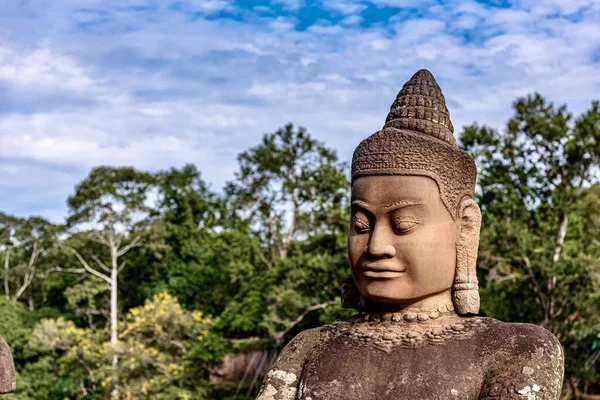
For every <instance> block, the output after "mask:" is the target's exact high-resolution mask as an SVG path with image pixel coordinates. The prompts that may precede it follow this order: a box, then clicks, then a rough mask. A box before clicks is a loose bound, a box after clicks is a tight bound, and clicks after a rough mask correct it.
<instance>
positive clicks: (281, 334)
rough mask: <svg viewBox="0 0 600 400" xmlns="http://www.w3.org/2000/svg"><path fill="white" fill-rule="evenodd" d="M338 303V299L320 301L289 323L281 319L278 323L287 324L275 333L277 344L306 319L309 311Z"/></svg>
mask: <svg viewBox="0 0 600 400" xmlns="http://www.w3.org/2000/svg"><path fill="white" fill-rule="evenodd" d="M336 303H337V301H335V300H331V301H327V302H325V303H319V304H315V305H313V306H310V307H308V308H307V309H306V310H304V312H303V313H302V314H300V315H299V316H298V318H296V319H295V320H293V321H290V322H287V323H286V322H283V321H281V320H279V321H281V322H278V323H280V324H281V325H283V326H285V329H284V330H283V331H281V332H278V333H277V334H275V341H276V342H277V344H281V341H282V340H283V338H284V337H285V335H286V334H287V333H288V332H289V331H291V330H292V328H294V327H295V326H296V325H298V324H299V323H300V322H301V321H302V320H303V319H304V317H306V315H308V313H309V312H311V311H315V310H319V309H321V308H325V307H328V306H331V305H333V304H336ZM273 317H275V316H273ZM277 319H279V318H277Z"/></svg>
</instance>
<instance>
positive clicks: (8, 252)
mask: <svg viewBox="0 0 600 400" xmlns="http://www.w3.org/2000/svg"><path fill="white" fill-rule="evenodd" d="M9 260H10V247H8V246H7V247H6V253H4V293H6V300H10V288H9V287H8V263H9Z"/></svg>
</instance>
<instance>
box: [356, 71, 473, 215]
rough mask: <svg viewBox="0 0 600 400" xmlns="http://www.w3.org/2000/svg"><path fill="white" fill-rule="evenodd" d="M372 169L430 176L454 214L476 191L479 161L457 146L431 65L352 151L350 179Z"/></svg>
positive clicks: (415, 77)
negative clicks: (380, 126)
mask: <svg viewBox="0 0 600 400" xmlns="http://www.w3.org/2000/svg"><path fill="white" fill-rule="evenodd" d="M368 175H423V176H428V177H430V178H432V179H433V180H435V181H436V183H437V184H438V187H439V189H440V195H441V198H442V201H443V203H444V205H445V206H446V208H447V209H448V211H449V212H450V214H451V215H452V218H456V214H457V213H456V211H457V206H458V203H459V201H460V200H461V199H462V197H464V196H469V197H473V193H474V190H475V181H476V179H477V169H476V167H475V162H474V161H473V158H471V156H470V155H469V154H468V153H466V152H464V151H463V150H461V149H459V148H458V147H457V146H456V139H455V138H454V127H453V126H452V122H451V121H450V113H449V112H448V108H447V107H446V100H445V99H444V95H443V94H442V90H441V89H440V87H439V85H438V84H437V82H436V81H435V78H434V77H433V75H432V74H431V72H429V71H428V70H425V69H422V70H419V71H418V72H417V73H416V74H414V75H413V77H412V78H410V80H409V81H408V82H406V83H405V84H404V86H403V87H402V89H401V90H400V93H398V96H397V97H396V100H395V101H394V103H393V104H392V106H391V107H390V112H389V114H388V116H387V118H386V122H385V125H384V127H383V129H382V130H380V131H378V132H375V133H374V134H373V135H371V136H369V137H368V138H366V139H365V140H363V141H362V142H361V143H360V144H359V145H358V147H357V148H356V150H355V151H354V155H353V157H352V182H354V181H355V180H356V179H358V178H360V177H361V176H368Z"/></svg>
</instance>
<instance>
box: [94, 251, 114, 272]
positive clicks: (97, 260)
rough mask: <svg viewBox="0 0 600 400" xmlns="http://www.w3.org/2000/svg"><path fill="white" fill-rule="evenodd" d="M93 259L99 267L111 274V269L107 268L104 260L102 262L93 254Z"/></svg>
mask: <svg viewBox="0 0 600 400" xmlns="http://www.w3.org/2000/svg"><path fill="white" fill-rule="evenodd" d="M92 259H93V260H94V261H96V264H98V265H99V266H100V267H101V268H102V269H104V270H105V271H106V272H110V268H108V267H107V266H106V264H104V263H103V262H102V260H100V259H99V258H98V256H96V255H95V254H93V255H92Z"/></svg>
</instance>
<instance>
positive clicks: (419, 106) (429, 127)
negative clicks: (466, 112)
mask: <svg viewBox="0 0 600 400" xmlns="http://www.w3.org/2000/svg"><path fill="white" fill-rule="evenodd" d="M384 127H385V128H388V127H393V128H398V129H408V130H411V131H415V132H420V133H423V134H425V135H428V136H431V137H434V138H437V139H440V140H443V141H444V142H446V143H448V144H451V145H453V146H456V140H455V139H454V127H453V126H452V122H451V121H450V113H449V112H448V108H447V107H446V99H445V98H444V95H443V94H442V89H440V86H439V85H438V84H437V82H436V81H435V78H434V77H433V75H432V74H431V72H429V71H428V70H426V69H421V70H419V71H418V72H417V73H416V74H414V75H413V77H412V78H410V80H409V81H408V82H406V83H405V84H404V86H403V87H402V90H400V93H398V96H396V100H394V103H393V104H392V107H391V108H390V112H389V114H388V115H387V118H386V119H385V126H384Z"/></svg>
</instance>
